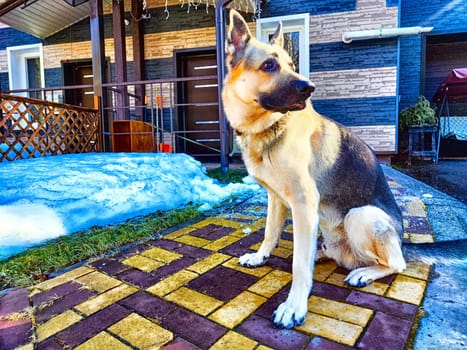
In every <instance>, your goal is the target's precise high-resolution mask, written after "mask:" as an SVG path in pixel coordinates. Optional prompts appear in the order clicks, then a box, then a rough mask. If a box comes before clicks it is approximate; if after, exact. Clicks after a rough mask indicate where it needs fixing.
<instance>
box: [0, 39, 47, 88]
mask: <svg viewBox="0 0 467 350" xmlns="http://www.w3.org/2000/svg"><path fill="white" fill-rule="evenodd" d="M6 50H7V58H8V81H9V84H10V90H18V89H27V88H28V73H27V72H28V70H27V60H28V59H29V58H39V60H40V70H41V87H42V88H43V87H45V79H44V57H43V56H44V55H43V50H42V44H31V45H21V46H10V47H7V48H6ZM20 95H24V96H27V93H23V94H20Z"/></svg>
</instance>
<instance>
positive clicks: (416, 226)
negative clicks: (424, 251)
mask: <svg viewBox="0 0 467 350" xmlns="http://www.w3.org/2000/svg"><path fill="white" fill-rule="evenodd" d="M406 219H407V221H408V224H409V225H408V228H407V229H406V231H407V232H410V233H421V234H427V233H428V234H430V233H431V229H430V225H429V224H428V221H427V219H426V218H425V217H418V216H407V217H406Z"/></svg>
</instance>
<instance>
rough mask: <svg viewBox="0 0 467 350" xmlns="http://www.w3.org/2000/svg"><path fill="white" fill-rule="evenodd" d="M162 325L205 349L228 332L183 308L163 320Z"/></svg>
mask: <svg viewBox="0 0 467 350" xmlns="http://www.w3.org/2000/svg"><path fill="white" fill-rule="evenodd" d="M161 324H162V327H164V328H166V329H169V330H170V331H172V332H174V333H177V334H179V335H180V336H182V337H183V338H185V339H186V340H188V341H189V342H191V343H193V344H195V345H197V346H199V347H201V348H203V349H204V348H209V347H210V346H211V345H212V344H214V343H215V342H216V341H217V340H218V339H219V338H220V337H222V336H223V335H224V334H225V333H226V332H227V329H225V328H224V327H221V326H219V325H218V324H217V323H214V322H212V321H210V320H208V319H206V318H204V317H201V316H199V315H196V314H194V313H192V312H190V311H188V310H185V309H182V308H178V309H177V310H175V311H174V312H173V313H171V314H170V315H169V316H168V317H165V318H163V319H162V322H161Z"/></svg>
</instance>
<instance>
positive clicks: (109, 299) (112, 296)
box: [75, 284, 138, 315]
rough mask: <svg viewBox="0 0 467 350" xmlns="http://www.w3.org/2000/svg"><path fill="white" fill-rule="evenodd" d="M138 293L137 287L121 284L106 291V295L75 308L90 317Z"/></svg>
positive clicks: (98, 296)
mask: <svg viewBox="0 0 467 350" xmlns="http://www.w3.org/2000/svg"><path fill="white" fill-rule="evenodd" d="M137 291H138V289H137V288H135V287H132V286H129V285H127V284H121V285H119V286H117V287H115V288H113V289H110V290H108V291H106V292H105V293H102V294H99V295H97V296H95V297H94V298H91V299H88V300H86V301H85V302H83V303H81V304H79V305H77V306H75V309H76V310H78V311H80V312H82V313H83V314H86V315H90V314H93V313H95V312H96V311H99V310H102V309H103V308H105V307H107V306H109V305H110V304H113V303H115V302H116V301H118V300H121V299H123V298H125V297H127V296H129V295H131V294H133V293H136V292H137Z"/></svg>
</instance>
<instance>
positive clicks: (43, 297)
mask: <svg viewBox="0 0 467 350" xmlns="http://www.w3.org/2000/svg"><path fill="white" fill-rule="evenodd" d="M80 288H81V284H79V283H77V282H67V283H64V284H60V285H58V286H56V287H54V288H52V289H50V290H46V291H45V292H42V293H38V294H35V295H34V296H33V297H32V304H33V305H34V306H39V305H40V304H42V303H46V302H48V301H50V300H53V299H60V298H62V297H64V296H65V295H67V294H70V293H73V292H76V291H77V290H78V289H80Z"/></svg>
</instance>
